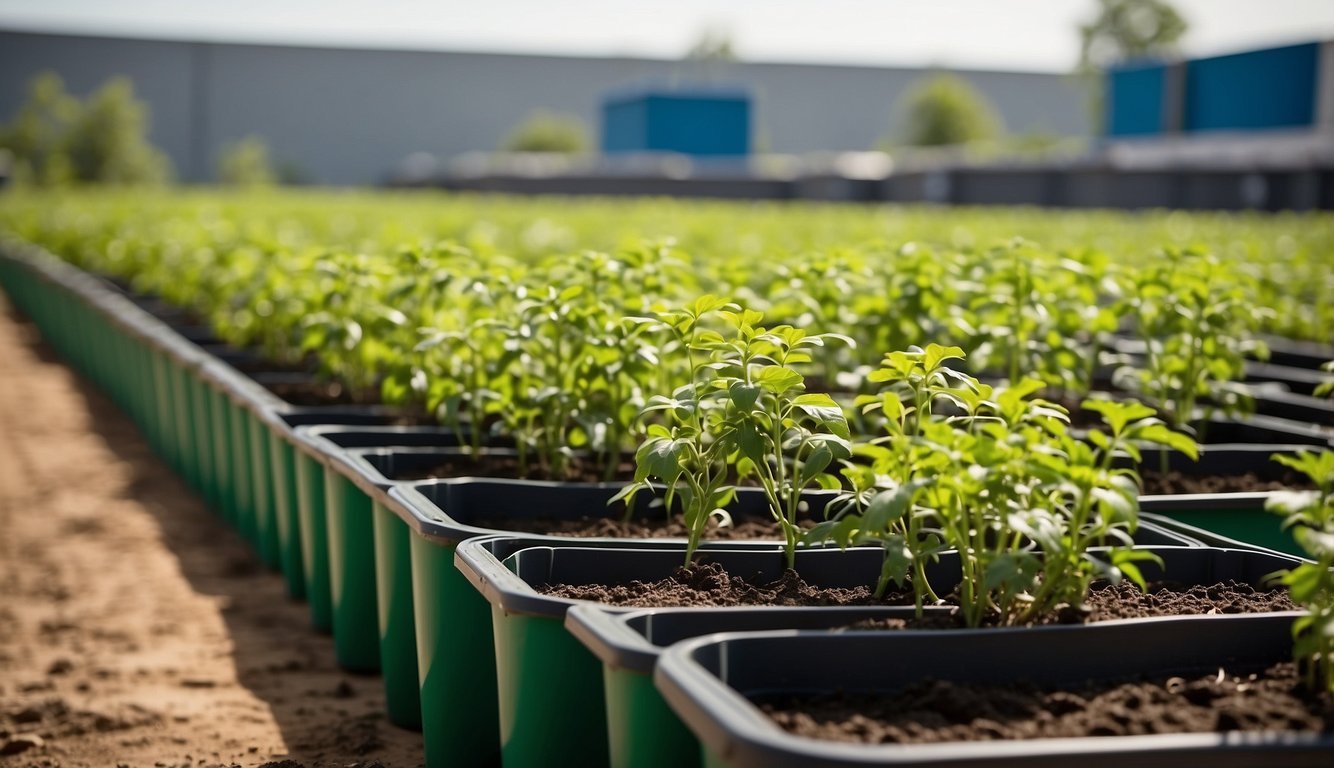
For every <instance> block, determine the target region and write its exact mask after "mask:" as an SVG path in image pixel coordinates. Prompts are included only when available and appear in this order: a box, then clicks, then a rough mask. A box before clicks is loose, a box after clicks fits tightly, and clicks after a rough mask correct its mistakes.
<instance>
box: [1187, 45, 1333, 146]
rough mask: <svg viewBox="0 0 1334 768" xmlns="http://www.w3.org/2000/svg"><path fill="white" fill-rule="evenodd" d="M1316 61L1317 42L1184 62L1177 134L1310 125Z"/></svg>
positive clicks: (1314, 91)
mask: <svg viewBox="0 0 1334 768" xmlns="http://www.w3.org/2000/svg"><path fill="white" fill-rule="evenodd" d="M1319 63H1320V44H1319V43H1306V44H1303V45H1290V46H1286V47H1283V48H1269V49H1266V50H1262V51H1247V52H1246V53H1235V54H1232V55H1229V56H1214V57H1212V58H1208V59H1196V60H1194V61H1188V62H1186V93H1185V109H1184V111H1183V113H1182V114H1183V117H1182V126H1181V127H1182V130H1184V131H1187V132H1193V131H1214V130H1225V129H1230V130H1256V129H1265V128H1294V127H1300V126H1308V125H1311V124H1312V123H1313V122H1314V118H1315V104H1316V80H1317V76H1316V75H1317V70H1318V67H1319Z"/></svg>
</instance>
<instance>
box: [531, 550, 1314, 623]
mask: <svg viewBox="0 0 1334 768" xmlns="http://www.w3.org/2000/svg"><path fill="white" fill-rule="evenodd" d="M537 591H538V592H541V593H542V594H545V595H549V596H552V597H564V598H570V599H574V600H592V601H595V602H599V603H605V604H607V605H615V606H621V607H636V608H662V607H670V606H691V607H703V606H743V605H773V606H791V607H805V606H834V605H837V606H866V605H911V604H912V601H913V596H912V593H911V592H891V593H887V594H886V595H885V597H884V598H883V599H881V600H876V599H875V597H874V594H873V592H872V590H871V588H870V587H856V588H852V589H845V588H826V587H816V586H812V585H810V584H807V583H806V582H805V581H804V580H803V579H802V578H801V576H800V575H798V574H797V572H796V571H792V570H788V571H786V572H784V574H783V576H782V577H781V578H779V579H778V580H777V581H773V582H770V583H768V584H751V583H749V582H747V581H746V580H744V579H741V578H737V577H736V576H733V575H732V574H729V573H728V572H727V571H726V570H724V569H723V568H722V566H721V565H718V564H717V563H698V564H695V565H691V566H689V567H683V568H678V569H677V571H676V573H674V574H673V575H672V576H670V577H668V578H666V579H661V580H659V581H653V582H643V581H632V582H630V583H629V584H582V585H572V584H548V585H544V586H539V587H537ZM1290 610H1296V605H1294V604H1293V602H1292V600H1291V599H1290V598H1289V597H1288V593H1287V591H1286V590H1282V589H1276V590H1270V591H1264V590H1257V589H1256V588H1254V587H1252V586H1250V585H1249V584H1242V583H1238V582H1226V583H1222V584H1216V585H1213V586H1208V587H1204V586H1190V587H1183V586H1175V585H1173V584H1171V583H1150V584H1149V590H1148V592H1140V591H1139V589H1137V588H1136V587H1135V586H1134V585H1132V584H1129V583H1125V582H1123V583H1122V584H1120V585H1118V586H1111V585H1106V584H1103V585H1095V586H1094V588H1093V590H1091V591H1090V593H1089V598H1088V605H1087V606H1086V607H1085V609H1083V610H1080V609H1073V608H1072V609H1070V610H1067V611H1062V612H1061V613H1060V614H1058V615H1056V616H1053V617H1051V619H1050V622H1049V623H1067V624H1078V623H1085V622H1093V621H1108V620H1111V619H1125V618H1142V617H1147V616H1177V615H1187V614H1189V615H1198V614H1208V613H1265V612H1270V611H1290ZM885 626H886V628H888V627H890V626H891V625H885ZM892 626H893V628H912V629H955V628H958V627H960V626H962V624H961V623H960V620H959V618H958V617H956V616H949V615H947V616H944V617H935V616H933V617H928V618H924V619H921V620H913V621H910V622H905V623H895V624H893V625H892Z"/></svg>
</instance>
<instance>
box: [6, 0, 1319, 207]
mask: <svg viewBox="0 0 1334 768" xmlns="http://www.w3.org/2000/svg"><path fill="white" fill-rule="evenodd" d="M238 1H239V2H241V3H242V5H245V4H246V3H252V5H253V2H252V0H238ZM9 2H10V0H0V161H3V160H4V157H3V155H4V154H5V153H6V152H8V155H9V157H10V162H9V164H10V166H11V167H12V168H13V169H15V170H14V172H13V173H12V174H11V175H13V176H14V178H16V179H21V181H22V182H23V183H38V184H60V183H78V182H81V181H112V182H117V183H128V182H135V183H138V182H142V181H145V180H160V179H165V178H172V177H174V178H175V179H176V180H178V181H184V182H188V183H217V182H222V183H248V184H254V183H260V184H267V183H275V182H276V183H298V184H327V185H372V184H394V185H404V186H438V187H445V188H451V189H468V190H490V191H504V192H520V193H562V194H584V193H591V194H650V195H653V194H667V195H685V196H712V197H758V198H816V199H835V200H864V201H873V200H888V201H905V202H910V201H925V202H934V203H956V204H991V203H1004V204H1032V205H1049V206H1112V207H1132V208H1135V207H1157V206H1163V207H1181V208H1221V209H1233V208H1262V209H1286V208H1292V209H1305V208H1316V207H1319V208H1329V207H1334V45H1332V44H1331V43H1327V42H1323V41H1322V40H1320V39H1318V38H1316V39H1310V40H1308V41H1306V42H1297V43H1294V42H1292V41H1291V39H1290V38H1289V40H1288V41H1287V42H1285V43H1283V44H1271V45H1266V46H1253V47H1252V48H1251V49H1245V48H1236V49H1233V50H1223V51H1215V52H1211V55H1205V56H1199V55H1197V56H1185V55H1183V53H1182V49H1181V47H1180V42H1181V40H1182V39H1183V37H1184V36H1185V35H1186V32H1187V30H1188V28H1190V26H1191V24H1193V23H1194V22H1192V21H1190V20H1189V19H1188V18H1187V17H1184V16H1182V15H1180V14H1179V13H1178V12H1177V10H1176V8H1175V5H1177V4H1181V5H1183V6H1185V5H1188V6H1190V7H1191V8H1192V13H1193V14H1194V15H1193V16H1191V17H1190V18H1191V19H1194V20H1196V21H1200V22H1202V24H1201V26H1202V27H1205V28H1209V24H1210V23H1214V22H1218V21H1220V19H1224V14H1230V16H1228V17H1227V18H1226V19H1225V20H1226V21H1228V22H1229V24H1231V26H1232V27H1234V29H1233V32H1232V34H1233V37H1234V38H1236V37H1237V36H1238V35H1241V36H1242V37H1245V36H1246V35H1247V34H1249V32H1248V30H1247V29H1246V25H1247V24H1250V25H1254V26H1264V25H1268V26H1269V27H1270V28H1272V29H1273V30H1278V29H1283V30H1288V31H1287V32H1285V33H1284V34H1288V35H1291V34H1293V33H1294V30H1295V31H1296V32H1297V33H1300V34H1302V35H1308V34H1309V35H1313V36H1319V35H1321V34H1327V35H1329V36H1330V37H1334V4H1330V5H1329V6H1324V5H1321V4H1320V3H1319V2H1313V0H1274V2H1275V3H1277V5H1276V6H1275V7H1279V6H1281V7H1288V8H1294V9H1300V10H1301V14H1302V16H1301V18H1298V17H1297V16H1293V17H1292V18H1288V19H1282V18H1277V19H1276V18H1274V17H1273V14H1269V15H1266V14H1264V13H1263V11H1262V10H1261V9H1259V7H1258V6H1256V5H1245V4H1244V3H1243V4H1242V6H1244V7H1242V6H1239V5H1238V2H1240V0H1235V1H1234V0H1208V1H1207V2H1206V1H1205V0H1085V2H1083V3H1082V4H1071V3H1063V2H1056V0H1034V2H1033V3H1032V4H1031V5H1029V4H1026V5H1025V6H1024V8H1023V9H1021V11H1014V12H1011V11H1009V10H1007V11H1005V12H1004V13H998V12H997V11H996V9H995V8H994V7H993V6H989V5H987V4H985V3H984V2H983V1H982V0H952V1H951V2H949V3H945V4H931V3H924V2H912V1H910V0H904V2H903V3H902V4H895V5H894V6H893V7H886V6H882V5H876V6H874V7H869V6H868V5H867V4H866V3H864V2H861V1H860V0H829V2H828V3H827V4H823V5H822V4H814V3H812V4H811V5H810V6H805V5H802V4H793V5H791V6H790V7H789V6H787V5H784V6H783V7H782V8H776V7H774V6H772V5H771V4H764V3H761V2H759V1H758V0H737V4H736V6H735V8H733V7H732V6H729V9H728V10H729V12H734V13H735V14H736V15H737V17H738V18H742V19H745V20H747V21H748V22H749V23H751V24H752V25H753V27H752V28H755V27H759V26H763V28H764V29H765V30H767V32H768V33H769V34H778V35H779V37H780V38H783V39H786V40H788V44H789V46H799V45H807V44H810V43H811V42H812V41H815V42H817V43H818V42H820V41H825V42H826V43H829V44H832V45H834V49H838V48H841V47H852V46H855V45H860V46H862V48H861V50H862V51H863V54H864V55H865V54H866V52H867V51H868V50H869V51H878V50H879V46H878V45H877V44H878V43H879V38H881V37H884V38H885V39H886V40H893V41H896V42H895V44H896V45H897V46H899V47H900V48H904V47H911V46H913V45H915V44H916V42H917V39H918V38H922V39H931V40H935V41H936V43H935V44H936V45H939V46H942V47H941V48H940V49H939V50H947V49H948V50H952V51H954V54H953V55H954V56H955V58H957V57H958V56H959V55H960V52H961V51H962V52H964V54H965V55H966V56H972V55H974V54H975V55H976V59H969V60H980V59H983V58H986V57H987V56H988V52H993V53H994V54H995V55H996V56H999V57H1000V60H1010V61H1020V60H1023V61H1036V60H1038V59H1041V58H1042V56H1043V55H1045V53H1044V52H1046V50H1047V49H1052V50H1055V49H1058V48H1059V49H1061V50H1066V49H1065V47H1064V46H1066V45H1067V44H1070V45H1071V46H1072V47H1073V44H1074V42H1075V41H1076V40H1077V41H1078V61H1077V63H1076V64H1075V66H1073V67H1070V66H1068V65H1067V66H1065V67H1063V68H1061V71H1057V70H1054V69H1052V70H1049V71H1021V68H1019V67H1016V68H1014V69H1009V70H1006V69H1004V68H990V67H988V68H983V67H970V66H959V65H958V64H957V63H956V64H954V65H953V66H945V65H944V64H941V65H935V64H933V63H931V62H930V61H926V62H923V63H922V64H921V65H920V66H872V65H867V64H854V63H846V62H841V63H839V62H834V61H828V62H826V63H809V62H807V63H797V62H792V63H780V62H778V61H762V60H751V59H748V58H746V59H743V58H739V56H738V51H737V50H735V49H734V43H735V41H734V39H733V37H732V36H731V34H730V33H727V32H719V31H717V30H710V29H707V28H706V29H705V33H704V34H703V35H702V36H701V37H699V39H698V40H697V41H696V42H695V43H694V44H693V45H692V46H691V47H690V48H689V50H688V51H686V52H685V55H684V56H678V57H676V58H672V57H669V56H663V55H659V56H657V57H652V56H644V55H633V56H626V55H611V54H609V53H608V52H607V49H606V46H605V45H601V46H600V45H593V44H590V41H597V40H605V39H606V38H607V37H608V36H609V35H612V34H617V33H621V32H623V31H627V30H624V29H622V26H623V25H624V24H626V23H629V22H630V21H634V22H636V23H638V25H639V26H638V27H636V29H639V30H640V34H641V36H642V35H647V37H643V40H654V39H657V38H656V37H655V35H656V32H657V27H658V26H662V24H663V23H665V22H667V21H675V20H676V19H677V18H678V17H682V18H684V17H685V16H688V15H689V14H690V13H696V14H698V13H703V12H705V11H703V10H701V7H697V6H700V2H697V0H681V3H682V7H681V8H680V9H677V10H674V7H673V8H667V10H665V11H664V10H662V9H663V8H664V7H666V6H661V7H660V6H657V5H656V4H645V5H643V6H635V8H634V10H633V12H631V11H624V16H622V15H618V13H617V9H619V8H623V6H616V5H614V4H613V5H608V4H607V3H606V2H604V0H577V2H572V3H571V4H569V5H568V6H566V7H565V9H564V10H555V9H549V8H548V7H547V6H545V5H543V4H541V3H537V2H536V1H535V0H495V2H493V3H492V4H488V5H487V6H478V7H476V8H474V10H475V12H476V14H475V15H477V16H479V17H490V18H492V21H493V22H494V23H498V24H500V28H503V29H508V30H509V31H510V32H511V33H514V34H518V32H516V30H518V31H519V32H522V30H523V29H526V30H528V32H527V34H537V35H539V37H540V39H541V40H542V41H543V42H544V43H562V41H564V40H565V39H566V38H570V39H578V40H582V41H583V43H582V44H580V45H572V46H568V47H567V49H566V50H561V52H560V53H559V55H553V54H541V55H539V54H534V53H525V52H515V51H514V50H513V48H511V50H510V52H492V51H463V50H449V49H448V46H441V47H436V46H422V47H420V48H414V47H413V46H412V45H410V44H404V43H403V41H404V40H405V39H409V38H411V35H410V34H409V32H410V27H411V24H408V25H407V27H405V26H404V23H402V20H398V21H399V22H400V23H398V25H397V26H394V25H390V26H389V27H387V28H386V29H388V30H390V31H392V32H393V36H394V40H395V41H396V44H392V45H390V44H386V45H383V46H378V47H377V46H376V45H374V40H376V39H378V38H376V37H375V35H374V34H372V33H373V32H374V31H375V30H374V29H372V28H367V29H365V30H360V31H357V32H355V33H354V34H351V37H352V38H354V39H355V41H356V42H352V43H348V44H336V43H335V42H331V41H329V40H316V39H310V38H303V37H302V35H301V34H300V31H301V30H303V29H306V28H308V27H311V26H318V25H319V23H320V22H321V19H320V18H319V10H320V8H316V7H315V6H312V5H311V3H308V2H297V1H296V0H289V2H287V3H279V4H277V5H274V6H272V13H273V18H274V20H275V21H274V22H273V25H272V26H273V29H272V30H271V32H272V33H271V34H270V25H269V22H268V20H267V19H266V18H250V17H249V16H246V15H244V14H243V15H241V16H239V17H237V18H242V19H247V18H248V19H249V20H250V22H251V23H250V26H249V27H248V29H249V33H248V34H250V35H251V36H252V37H253V36H254V35H255V34H259V36H260V37H265V38H268V39H267V40H266V41H264V42H258V41H254V40H252V41H249V42H242V41H231V40H226V39H218V38H213V37H209V35H208V34H207V33H209V32H210V31H211V30H213V29H214V26H216V25H217V24H220V23H223V21H224V20H230V19H231V18H232V17H222V16H217V17H212V21H211V22H210V21H208V20H207V19H205V18H204V17H205V16H207V14H206V13H204V11H199V10H196V11H181V10H179V8H177V7H175V6H170V5H162V6H161V8H159V10H160V11H162V12H161V13H157V14H155V12H153V10H152V8H150V7H147V6H146V7H145V8H139V9H135V10H134V13H132V14H128V16H135V15H136V14H137V18H138V21H137V22H135V23H137V24H139V25H140V26H139V27H137V28H140V29H156V31H157V33H158V34H155V35H146V36H136V35H134V34H133V33H132V31H133V29H135V28H136V27H133V25H129V26H126V30H129V31H124V32H122V33H121V34H119V35H113V34H111V33H109V32H106V33H97V34H94V33H92V32H90V31H89V30H88V29H87V27H88V26H89V25H88V24H87V23H84V24H83V25H82V26H80V25H78V24H75V25H73V26H71V25H69V24H66V23H64V22H59V23H55V24H54V27H55V28H56V29H59V30H64V31H52V30H47V29H43V28H42V24H40V23H39V24H37V25H36V27H35V28H23V29H19V28H14V29H8V30H6V29H3V26H4V23H5V18H6V11H11V10H13V9H8V8H6V5H7V3H9ZM52 4H53V7H55V6H59V7H61V8H63V7H68V8H69V9H71V10H69V12H68V14H67V18H66V17H61V16H60V14H59V13H56V14H55V15H54V16H53V17H52V18H56V19H60V18H65V19H66V21H68V20H69V19H75V20H80V19H81V20H83V21H84V22H87V21H88V20H99V19H100V25H101V26H102V27H105V26H107V25H108V24H110V23H112V22H114V21H116V20H118V19H119V18H120V16H119V15H117V14H110V15H108V12H107V11H106V9H104V8H102V7H101V6H99V5H97V4H96V3H93V2H91V1H90V0H58V1H57V0H53V3H52ZM152 5H153V3H152V2H150V3H149V6H152ZM492 5H494V6H495V7H491V6H492ZM942 5H944V6H949V8H947V9H945V10H942V9H941V6H942ZM391 6H392V8H391ZM687 6H688V7H687ZM1076 6H1078V7H1076ZM264 7H265V11H266V13H267V12H268V11H269V9H270V6H268V5H265V6H264ZM34 8H35V6H27V5H24V6H21V7H20V10H23V11H24V12H25V13H27V14H28V15H33V16H35V17H40V16H41V14H40V13H38V12H37V11H36V10H34ZM387 8H389V9H390V10H392V9H398V10H400V11H406V10H413V12H414V13H415V14H416V16H413V17H412V18H416V19H419V20H420V21H421V23H422V25H423V26H426V27H430V26H431V25H434V27H435V28H437V30H457V29H458V28H460V27H466V26H467V22H468V20H467V19H459V18H455V17H448V16H445V15H442V14H440V13H439V10H440V9H438V8H435V7H434V6H433V5H431V4H427V6H426V10H427V11H433V12H434V13H425V12H423V9H422V8H418V7H416V6H415V0H394V2H393V3H390V4H389V6H387ZM653 8H656V9H657V10H653V11H652V12H651V13H650V11H646V10H644V9H653ZM691 8H693V9H694V10H690V9H691ZM949 9H954V10H956V11H959V12H961V13H963V14H964V15H962V16H959V17H957V18H956V17H955V16H951V15H950V14H949V12H948V11H949ZM970 9H971V14H972V15H971V17H970V16H968V12H969V11H970ZM1072 9H1073V10H1072ZM57 10H59V9H57ZM252 10H253V8H252ZM798 10H799V11H800V13H797V11H798ZM168 11H170V12H171V13H175V14H177V15H178V16H180V17H181V18H187V19H193V20H194V22H195V24H196V26H195V27H193V29H196V30H197V31H199V32H200V33H201V34H197V35H194V36H192V35H191V34H190V32H189V30H188V29H186V30H184V31H181V30H178V31H176V32H170V31H168V32H166V33H163V32H162V29H161V28H158V27H160V24H159V22H161V20H162V19H161V18H159V17H161V16H166V15H170V14H168V13H167V12H168ZM1242 11H1244V13H1245V14H1248V15H1247V16H1246V19H1250V21H1249V22H1248V21H1246V19H1243V18H1240V17H1239V16H1238V13H1240V12H1242ZM708 12H710V13H712V12H713V11H708ZM284 13H285V14H286V17H284ZM328 13H329V15H330V17H331V18H332V17H337V18H335V21H337V19H338V18H341V19H342V20H343V22H346V23H347V24H353V25H355V24H358V23H359V24H362V25H366V24H369V23H371V22H372V21H374V20H376V19H379V18H380V17H374V16H368V15H367V13H366V11H365V9H364V8H359V7H358V6H357V5H356V4H355V3H343V2H332V3H331V4H330V5H328ZM542 13H552V14H555V15H554V16H550V17H542V18H538V17H539V16H541V14H542ZM654 13H656V14H657V16H656V17H654V18H652V19H650V18H637V17H635V14H640V15H645V14H647V15H652V14H654ZM942 13H943V14H944V15H943V16H942V15H940V14H942ZM312 14H314V15H312ZM565 14H568V15H569V18H566V17H565ZM581 14H582V15H581ZM784 14H790V19H786V20H785V16H784ZM932 14H935V15H934V16H933V15H932ZM1026 14H1029V15H1026ZM22 15H23V14H19V16H22ZM385 18H389V17H385ZM970 18H971V19H974V20H976V21H977V22H980V21H984V20H987V19H989V21H988V22H987V24H986V25H982V24H980V23H969V19H970ZM543 19H546V23H547V25H548V26H550V25H551V24H552V23H553V22H555V21H558V22H559V24H560V26H559V27H555V26H551V28H547V27H544V26H543ZM932 19H934V22H932V21H931V20H932ZM655 20H656V22H657V24H656V25H655V24H654V23H652V22H654V21H655ZM802 20H805V23H807V24H809V23H810V22H811V21H812V20H816V21H820V22H826V21H827V22H828V28H820V29H813V30H811V34H809V35H807V34H804V33H805V31H806V30H805V29H803V27H802V24H801V23H799V22H801V21H802ZM1310 20H1319V23H1318V24H1312V23H1307V22H1309V21H1310ZM131 21H133V20H131ZM840 21H841V22H842V23H841V26H840V25H839V23H838V22H840ZM861 21H865V22H866V24H865V25H864V26H867V27H868V29H862V28H861V27H862V26H863V25H861V24H859V23H858V22H861ZM873 21H874V22H877V23H879V24H880V25H881V26H880V27H878V28H869V27H873V26H874V24H873ZM887 21H888V22H892V24H891V25H890V26H884V23H885V22H887ZM1072 21H1075V23H1072ZM502 22H503V23H502ZM1058 22H1059V24H1058ZM1261 22H1263V24H1262V23H1261ZM339 23H342V22H339ZM1239 24H1240V25H1241V26H1238V25H1239ZM155 25H157V27H155ZM210 25H213V26H210ZM1322 25H1323V26H1322ZM93 26H98V25H97V24H94V25H93ZM483 26H485V25H483ZM493 26H494V24H493ZM678 26H680V25H678ZM1217 26H1218V25H1217V24H1216V23H1215V24H1214V27H1217ZM238 28H239V27H238ZM521 28H522V29H521ZM72 30H73V31H72ZM381 31H382V32H383V31H384V30H381ZM473 31H474V32H477V31H478V30H473ZM482 31H485V30H482ZM743 31H744V30H743ZM1026 32H1031V33H1032V34H1033V35H1034V37H1035V40H1041V41H1045V42H1042V43H1041V44H1038V43H1034V44H1033V45H1031V46H1029V49H1028V50H1026V49H1025V48H1024V44H1025V37H1024V33H1026ZM1039 32H1041V33H1042V34H1041V35H1040V34H1039ZM405 35H407V37H405ZM1043 35H1045V37H1044V36H1043ZM224 37H225V35H224ZM242 37H244V35H242ZM617 39H620V38H619V35H618V37H617ZM274 40H281V41H282V42H281V43H276V42H274ZM641 42H642V41H641ZM868 45H869V46H871V47H870V48H867V46H868ZM581 46H582V47H581ZM502 47H503V46H502ZM522 47H523V46H520V48H522ZM556 47H557V48H560V47H561V46H560V45H557V46H556ZM632 47H633V46H632ZM789 49H791V48H789ZM579 50H583V51H589V50H594V51H597V52H598V53H597V55H592V54H585V55H579V54H578V51H579ZM823 50H824V51H825V53H824V56H826V57H828V58H830V59H838V58H840V56H839V53H838V52H837V50H834V52H832V53H831V50H833V49H830V48H829V47H828V46H826V47H825V48H824V49H823ZM924 50H929V49H924ZM1002 51H1003V52H1004V53H1003V54H1002V53H1001V52H1002ZM659 53H660V52H659ZM1030 53H1031V54H1032V55H1028V54H1030ZM921 56H922V54H921V53H920V52H919V53H918V58H919V59H920V58H921ZM1006 57H1008V59H1007V58H1006ZM1025 57H1026V58H1025ZM1048 58H1050V57H1048ZM81 99H82V100H81ZM3 164H4V163H3V162H0V165H3ZM3 174H4V171H3V170H0V175H3Z"/></svg>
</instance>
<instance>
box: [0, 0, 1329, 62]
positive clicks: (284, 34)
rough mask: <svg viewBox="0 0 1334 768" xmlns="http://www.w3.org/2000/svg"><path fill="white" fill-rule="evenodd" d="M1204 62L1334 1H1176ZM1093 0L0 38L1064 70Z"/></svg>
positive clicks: (344, 21)
mask: <svg viewBox="0 0 1334 768" xmlns="http://www.w3.org/2000/svg"><path fill="white" fill-rule="evenodd" d="M1174 5H1175V6H1176V8H1177V9H1178V10H1179V11H1180V12H1181V14H1182V15H1183V16H1185V17H1186V19H1187V21H1188V22H1189V24H1190V31H1189V32H1188V34H1187V36H1186V38H1185V40H1184V44H1183V48H1184V50H1185V52H1186V53H1187V54H1189V55H1209V54H1216V53H1227V52H1230V51H1237V50H1245V49H1247V48H1258V47H1263V46H1266V45H1271V44H1281V43H1288V42H1302V41H1308V40H1314V39H1324V38H1332V39H1334V0H1174ZM1095 7H1096V3H1095V2H1094V0H482V1H481V2H477V1H472V2H464V1H462V0H454V1H453V2H451V1H450V0H434V1H432V0H378V1H375V2H371V1H366V0H226V1H225V2H206V1H203V0H129V2H125V1H121V0H0V29H26V30H49V31H71V32H83V33H93V34H111V35H134V36H142V37H161V38H173V39H180V38H184V39H192V40H226V41H252V42H269V43H295V44H311V45H349V46H358V47H377V48H378V47H388V48H416V49H428V50H437V49H439V50H470V51H496V52H518V53H555V54H570V55H594V56H609V55H630V56H644V57H651V58H676V57H678V56H680V55H681V54H682V53H684V52H685V50H686V49H688V48H689V46H690V44H691V43H692V42H693V41H694V40H695V39H697V38H698V37H699V35H700V33H701V32H702V31H703V30H705V29H710V28H714V29H721V30H725V31H727V32H728V33H729V34H730V36H731V38H732V40H733V44H734V48H735V50H736V51H737V53H738V55H739V56H740V58H742V59H750V60H760V61H802V62H822V63H851V64H881V65H899V66H913V67H922V66H942V67H961V68H981V69H1017V70H1036V71H1067V70H1069V69H1070V68H1071V67H1072V66H1073V65H1074V62H1075V60H1076V58H1077V57H1078V51H1079V45H1078V38H1077V34H1076V31H1075V27H1076V25H1077V24H1078V23H1079V22H1081V21H1084V20H1087V19H1089V18H1090V17H1091V16H1092V15H1093V14H1094V12H1095Z"/></svg>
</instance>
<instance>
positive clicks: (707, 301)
mask: <svg viewBox="0 0 1334 768" xmlns="http://www.w3.org/2000/svg"><path fill="white" fill-rule="evenodd" d="M727 306H734V305H732V304H731V302H729V301H728V300H727V299H724V298H721V297H718V296H715V295H713V294H711V293H706V294H704V295H703V296H700V297H699V298H697V299H695V300H694V301H692V302H690V305H689V307H688V309H689V311H690V314H691V315H693V316H694V317H700V316H702V315H707V314H708V313H710V312H713V311H714V310H718V309H722V308H724V307H727Z"/></svg>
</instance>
